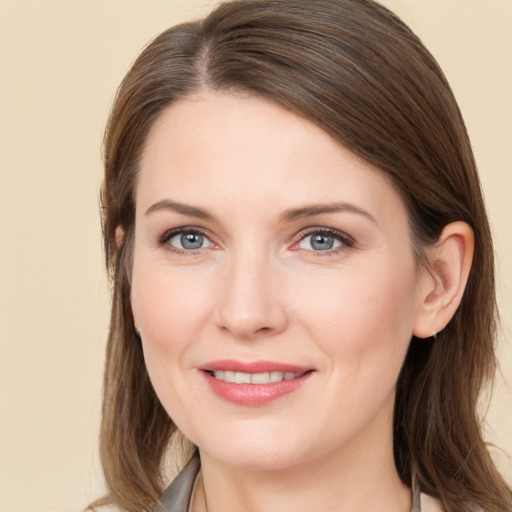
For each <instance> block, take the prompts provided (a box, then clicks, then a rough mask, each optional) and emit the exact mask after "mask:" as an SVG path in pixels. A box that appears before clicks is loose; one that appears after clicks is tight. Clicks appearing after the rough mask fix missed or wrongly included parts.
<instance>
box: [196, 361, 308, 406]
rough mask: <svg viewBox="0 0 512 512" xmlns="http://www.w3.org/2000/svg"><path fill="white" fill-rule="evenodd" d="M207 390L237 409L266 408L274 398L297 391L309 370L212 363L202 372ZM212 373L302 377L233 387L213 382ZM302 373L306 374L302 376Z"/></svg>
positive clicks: (273, 364)
mask: <svg viewBox="0 0 512 512" xmlns="http://www.w3.org/2000/svg"><path fill="white" fill-rule="evenodd" d="M201 370H202V371H201V373H202V375H203V376H204V378H205V379H206V382H207V384H208V385H209V387H210V389H211V390H212V391H213V392H214V393H215V394H216V395H217V396H219V397H221V398H223V399H224V400H227V401H228V402H232V403H234V404H237V405H244V406H248V407H258V406H263V405H266V404H268V403H270V402H272V401H274V400H276V399H277V398H280V397H282V396H284V395H287V394H289V393H291V392H293V391H295V390H297V389H299V388H300V387H301V386H302V385H303V384H304V383H305V382H306V381H307V380H309V378H310V377H311V375H312V374H313V369H312V368H307V367H304V366H297V365H291V364H285V363H276V362H272V361H255V362H252V363H244V362H241V361H232V360H225V361H213V362H211V363H206V364H205V365H204V366H203V367H202V368H201ZM214 370H228V371H233V372H243V373H264V372H271V371H275V372H293V373H303V375H301V376H300V377H297V378H295V379H290V380H282V381H279V382H271V383H269V384H236V383H234V382H225V381H223V380H220V379H216V378H215V377H214V376H213V375H211V373H209V372H212V371H214ZM304 372H305V373H304Z"/></svg>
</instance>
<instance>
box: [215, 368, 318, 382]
mask: <svg viewBox="0 0 512 512" xmlns="http://www.w3.org/2000/svg"><path fill="white" fill-rule="evenodd" d="M309 371H312V370H307V371H305V372H298V373H296V372H279V371H273V372H262V373H246V372H233V371H230V370H215V371H213V370H210V371H208V370H206V373H208V374H209V375H210V376H212V377H214V378H215V379H218V380H222V381H224V382H231V383H235V384H271V383H273V382H281V381H283V380H292V379H298V378H299V377H302V376H303V375H305V374H306V373H308V372H309Z"/></svg>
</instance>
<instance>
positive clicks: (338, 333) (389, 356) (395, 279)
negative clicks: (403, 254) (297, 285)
mask: <svg viewBox="0 0 512 512" xmlns="http://www.w3.org/2000/svg"><path fill="white" fill-rule="evenodd" d="M333 277H335V278H334V279H333ZM316 289H317V290H322V293H321V294H318V295H317V296H316V297H315V296H314V295H313V296H312V295H311V294H309V296H306V294H297V295H302V296H303V297H304V300H303V301H302V302H301V304H300V309H299V312H298V317H302V318H307V319H309V321H308V322H307V324H306V325H307V328H308V330H309V331H310V337H311V339H316V340H318V342H319V344H321V345H323V350H324V352H326V353H328V354H330V356H331V359H332V360H331V363H332V364H333V366H335V367H336V368H338V369H340V370H341V372H342V373H343V374H344V375H346V376H347V378H356V376H358V375H361V374H364V375H367V374H369V373H373V374H374V375H380V376H382V375H383V373H385V372H389V371H390V369H391V373H393V372H398V371H399V369H400V366H401V364H402V361H403V358H404V356H405V352H406V350H407V347H408V345H409V342H410V339H411V336H412V321H413V312H414V304H415V290H416V278H415V273H414V267H413V265H408V266H407V265H406V266H405V267H400V268H398V269H395V268H394V267H393V266H392V265H388V266H386V268H385V270H380V271H373V272H369V271H367V270H365V269H362V268H358V267H352V268H350V269H345V270H344V271H342V272H339V273H337V274H336V275H335V276H333V275H331V276H330V279H327V278H326V280H325V281H324V282H322V281H317V283H316Z"/></svg>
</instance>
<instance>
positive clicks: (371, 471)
mask: <svg viewBox="0 0 512 512" xmlns="http://www.w3.org/2000/svg"><path fill="white" fill-rule="evenodd" d="M377 424H380V427H382V423H381V422H377ZM391 431H392V430H391V422H389V428H388V429H382V428H381V430H380V432H379V431H377V432H372V433H370V434H371V435H370V436H369V438H368V436H365V435H363V436H362V438H361V439H354V440H352V441H351V442H350V443H348V444H349V445H350V446H345V447H342V448H340V449H339V450H337V451H333V452H330V453H328V454H324V455H322V456H319V457H318V458H316V459H313V460H312V459H309V460H308V462H307V463H297V464H295V465H293V466H290V467H287V468H285V469H278V470H272V469H271V470H252V469H240V468H233V467H230V466H228V465H226V464H224V463H222V462H220V461H218V460H217V459H214V458H213V457H211V456H210V455H209V454H207V453H204V452H201V467H202V469H201V472H200V474H199V476H198V479H197V481H196V486H195V490H194V494H193V501H192V504H191V508H190V510H191V512H221V511H222V512H225V511H226V510H234V511H240V510H243V511H244V512H292V511H293V512H310V511H311V510H326V511H333V512H334V511H343V510H350V511H351V512H363V511H365V512H366V511H368V510H379V512H409V511H410V509H411V491H410V489H409V488H408V487H406V486H405V485H404V484H403V483H402V482H401V480H400V478H399V476H398V473H397V471H396V467H395V464H394V459H393V448H392V434H391ZM376 434H377V435H376ZM369 440H370V442H369Z"/></svg>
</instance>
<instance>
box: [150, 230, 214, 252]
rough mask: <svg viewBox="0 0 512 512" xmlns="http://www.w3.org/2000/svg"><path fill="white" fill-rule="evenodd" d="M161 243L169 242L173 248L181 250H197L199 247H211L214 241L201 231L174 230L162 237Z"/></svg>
mask: <svg viewBox="0 0 512 512" xmlns="http://www.w3.org/2000/svg"><path fill="white" fill-rule="evenodd" d="M160 243H161V244H162V245H163V244H166V243H167V244H169V245H170V246H171V247H172V248H174V249H177V250H179V251H197V250H199V249H205V248H207V247H211V246H212V245H213V244H212V242H211V241H210V240H209V239H208V238H207V237H206V236H205V235H203V233H201V232H200V231H192V230H187V231H184V230H181V231H176V230H174V231H173V232H171V233H168V234H166V235H164V236H163V237H162V239H161V240H160Z"/></svg>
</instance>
